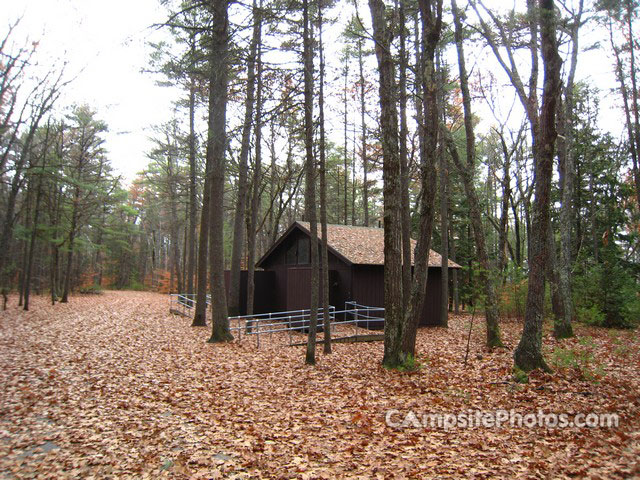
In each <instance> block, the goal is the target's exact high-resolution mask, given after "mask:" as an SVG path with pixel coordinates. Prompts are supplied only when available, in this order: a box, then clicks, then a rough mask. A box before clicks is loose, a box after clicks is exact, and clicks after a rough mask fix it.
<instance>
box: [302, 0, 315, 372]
mask: <svg viewBox="0 0 640 480" xmlns="http://www.w3.org/2000/svg"><path fill="white" fill-rule="evenodd" d="M302 5H303V7H302V8H303V11H302V16H303V22H304V33H303V35H304V38H303V43H304V58H303V61H304V146H305V154H306V160H305V170H306V176H305V182H306V192H305V211H306V212H307V220H308V221H309V226H310V231H311V241H310V244H311V306H310V309H311V311H310V312H309V335H308V337H307V353H306V357H305V363H306V364H307V365H315V363H316V330H317V326H318V277H319V265H318V220H317V218H316V172H315V161H314V157H313V33H312V32H311V20H310V19H309V0H304V1H303V3H302Z"/></svg>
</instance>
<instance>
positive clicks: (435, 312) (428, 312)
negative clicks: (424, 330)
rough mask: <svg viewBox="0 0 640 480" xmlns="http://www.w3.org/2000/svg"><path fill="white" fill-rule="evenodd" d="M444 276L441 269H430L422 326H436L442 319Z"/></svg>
mask: <svg viewBox="0 0 640 480" xmlns="http://www.w3.org/2000/svg"><path fill="white" fill-rule="evenodd" d="M441 282H442V275H441V273H440V268H437V267H430V268H429V275H428V277H427V295H426V296H425V299H424V307H423V308H422V318H421V320H420V325H423V326H434V325H437V324H438V319H439V317H440V302H441V301H442V299H441V298H440V295H441V293H440V292H442V283H441Z"/></svg>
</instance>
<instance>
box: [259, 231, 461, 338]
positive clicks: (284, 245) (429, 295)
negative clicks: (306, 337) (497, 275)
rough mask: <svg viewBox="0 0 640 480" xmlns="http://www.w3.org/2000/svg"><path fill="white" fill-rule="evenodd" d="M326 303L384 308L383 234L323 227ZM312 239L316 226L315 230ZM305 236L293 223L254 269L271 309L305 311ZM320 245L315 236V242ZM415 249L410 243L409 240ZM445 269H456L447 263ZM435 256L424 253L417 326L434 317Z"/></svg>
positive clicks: (307, 284)
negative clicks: (264, 281)
mask: <svg viewBox="0 0 640 480" xmlns="http://www.w3.org/2000/svg"><path fill="white" fill-rule="evenodd" d="M327 234H328V250H329V288H330V291H329V303H330V304H331V305H334V306H335V307H336V309H338V310H341V309H343V308H344V303H345V302H346V301H355V302H357V303H359V304H361V305H367V306H372V307H384V230H383V229H382V228H370V227H353V226H348V225H329V226H328V229H327ZM318 235H320V227H319V226H318ZM310 240H311V233H310V231H309V224H308V223H306V222H294V223H293V224H292V225H291V226H290V227H289V228H288V229H287V231H286V232H284V233H283V234H282V235H281V236H280V238H279V239H278V240H277V241H276V242H275V243H274V244H273V245H272V246H271V248H270V249H269V250H268V251H267V252H266V253H265V254H264V256H263V257H262V258H261V259H260V260H259V261H258V263H257V264H256V266H257V267H258V268H262V269H263V270H264V271H266V272H272V273H271V274H270V276H269V277H270V278H269V280H270V282H271V286H270V287H269V291H270V293H271V295H272V298H271V302H270V303H271V308H272V310H273V311H283V310H298V309H306V308H309V306H310V304H311V265H310V260H311V255H310ZM318 244H319V245H320V238H318ZM412 246H413V247H415V241H414V240H412ZM449 268H460V266H459V265H457V264H456V263H454V262H452V261H449ZM440 272H441V257H440V255H439V254H438V253H436V252H434V251H433V250H432V251H431V252H430V254H429V277H428V283H427V292H426V300H425V305H424V309H423V313H422V320H421V322H420V324H421V325H433V324H435V323H436V319H437V318H438V316H439V314H440V302H441V298H440V292H441V280H440V279H441V274H440Z"/></svg>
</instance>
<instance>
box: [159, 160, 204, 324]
mask: <svg viewBox="0 0 640 480" xmlns="http://www.w3.org/2000/svg"><path fill="white" fill-rule="evenodd" d="M212 168H213V166H212V165H211V155H207V159H206V164H205V176H204V189H203V194H202V210H201V212H200V240H199V241H198V275H197V284H196V311H195V314H194V316H193V322H192V323H191V326H192V327H206V326H207V278H208V277H207V265H208V262H207V259H208V258H209V203H210V200H211V174H212V172H211V170H212ZM153 252H155V246H154V247H153V251H152V254H153ZM154 258H155V254H153V256H152V261H153V263H154V266H153V270H155V260H154Z"/></svg>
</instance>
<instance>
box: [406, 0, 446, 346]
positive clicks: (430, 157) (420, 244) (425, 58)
mask: <svg viewBox="0 0 640 480" xmlns="http://www.w3.org/2000/svg"><path fill="white" fill-rule="evenodd" d="M418 4H419V7H420V17H421V20H422V69H421V70H422V107H421V108H422V109H423V110H424V124H423V126H422V129H423V138H424V141H423V142H422V145H421V146H422V148H421V151H420V163H421V165H420V170H421V171H420V177H421V187H422V189H421V191H420V212H419V213H420V220H419V221H420V227H419V231H418V241H417V243H416V249H415V258H414V270H413V285H412V288H411V298H410V300H409V308H408V309H407V310H406V314H405V322H406V324H407V328H406V331H405V332H404V333H405V334H404V339H403V351H404V352H403V354H404V355H405V356H409V355H410V356H415V345H416V335H417V332H418V323H419V322H420V317H421V315H422V309H423V306H424V299H425V293H426V289H427V279H428V278H427V277H428V274H429V252H430V249H431V234H432V231H433V219H434V214H435V205H434V202H435V196H436V183H437V177H436V162H437V161H438V141H439V134H438V131H439V128H438V124H439V123H440V114H439V113H438V94H439V92H438V88H439V83H440V80H441V77H440V76H438V75H436V69H435V60H436V58H435V57H436V49H437V47H438V42H439V40H440V34H441V31H442V0H435V1H434V0H420V1H419V2H418ZM441 151H442V150H440V152H441Z"/></svg>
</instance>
